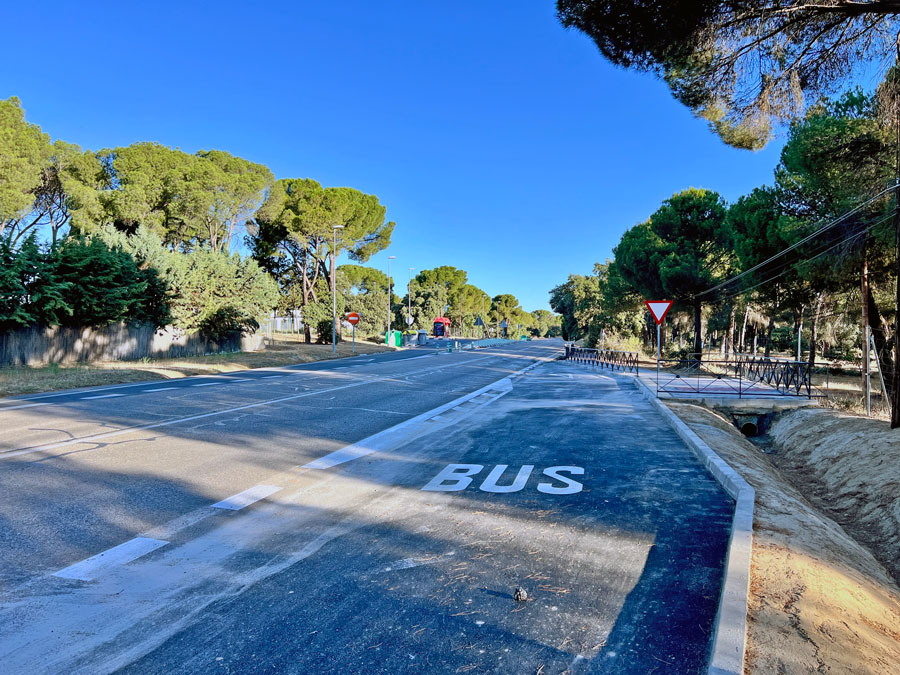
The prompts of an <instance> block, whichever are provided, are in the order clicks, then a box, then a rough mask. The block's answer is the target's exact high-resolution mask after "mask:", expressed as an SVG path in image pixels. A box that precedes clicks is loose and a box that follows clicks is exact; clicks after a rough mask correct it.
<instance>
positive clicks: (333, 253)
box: [331, 225, 344, 354]
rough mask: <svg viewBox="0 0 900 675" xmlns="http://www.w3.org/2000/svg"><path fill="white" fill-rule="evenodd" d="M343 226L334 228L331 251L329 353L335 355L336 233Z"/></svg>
mask: <svg viewBox="0 0 900 675" xmlns="http://www.w3.org/2000/svg"><path fill="white" fill-rule="evenodd" d="M343 229H344V226H343V225H335V226H334V247H333V248H332V249H331V353H332V354H336V353H337V335H336V333H337V328H336V325H337V277H336V276H335V275H336V274H337V269H336V267H335V266H336V265H337V231H338V230H343Z"/></svg>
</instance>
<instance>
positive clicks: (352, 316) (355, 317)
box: [347, 312, 359, 326]
mask: <svg viewBox="0 0 900 675" xmlns="http://www.w3.org/2000/svg"><path fill="white" fill-rule="evenodd" d="M347 321H349V322H350V325H352V326H355V325H356V324H358V323H359V314H357V313H356V312H350V313H349V314H348V315H347Z"/></svg>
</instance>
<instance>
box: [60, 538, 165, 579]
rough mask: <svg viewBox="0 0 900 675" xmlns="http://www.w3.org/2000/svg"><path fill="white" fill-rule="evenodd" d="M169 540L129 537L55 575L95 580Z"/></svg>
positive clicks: (64, 577)
mask: <svg viewBox="0 0 900 675" xmlns="http://www.w3.org/2000/svg"><path fill="white" fill-rule="evenodd" d="M168 543H169V542H167V541H162V540H161V539H150V538H149V537H135V538H134V539H129V540H128V541H126V542H125V543H124V544H119V545H118V546H113V547H112V548H111V549H108V550H106V551H103V553H98V554H97V555H95V556H91V557H90V558H87V559H85V560H82V561H81V562H77V563H75V564H74V565H69V566H68V567H65V568H63V569H61V570H60V571H59V572H54V573H53V576H55V577H62V578H63V579H78V580H80V581H93V580H94V579H96V578H97V577H98V576H99V575H100V574H102V573H103V572H105V571H106V570H108V569H110V568H111V567H115V566H117V565H124V564H125V563H130V562H131V561H132V560H137V559H138V558H140V557H141V556H143V555H147V554H148V553H150V552H151V551H155V550H156V549H158V548H159V547H161V546H165V545H166V544H168Z"/></svg>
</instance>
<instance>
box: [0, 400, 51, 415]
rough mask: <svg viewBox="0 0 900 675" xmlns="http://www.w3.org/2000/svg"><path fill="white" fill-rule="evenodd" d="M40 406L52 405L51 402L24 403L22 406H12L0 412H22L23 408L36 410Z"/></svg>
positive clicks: (1, 409) (0, 409)
mask: <svg viewBox="0 0 900 675" xmlns="http://www.w3.org/2000/svg"><path fill="white" fill-rule="evenodd" d="M39 405H51V403H50V401H47V402H46V403H24V404H22V405H11V406H9V407H6V408H0V412H3V411H4V410H21V409H22V408H34V407H36V406H39Z"/></svg>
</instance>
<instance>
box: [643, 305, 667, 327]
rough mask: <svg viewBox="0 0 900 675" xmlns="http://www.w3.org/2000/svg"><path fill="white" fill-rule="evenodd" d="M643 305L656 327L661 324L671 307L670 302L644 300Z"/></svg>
mask: <svg viewBox="0 0 900 675" xmlns="http://www.w3.org/2000/svg"><path fill="white" fill-rule="evenodd" d="M644 304H645V305H647V309H649V310H650V313H651V314H652V315H653V318H654V319H656V325H657V326H659V325H660V324H661V323H662V322H663V320H664V319H665V318H666V314H668V313H669V308H671V307H672V301H671V300H644Z"/></svg>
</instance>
